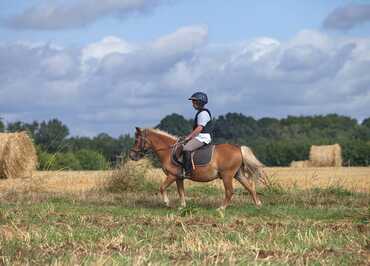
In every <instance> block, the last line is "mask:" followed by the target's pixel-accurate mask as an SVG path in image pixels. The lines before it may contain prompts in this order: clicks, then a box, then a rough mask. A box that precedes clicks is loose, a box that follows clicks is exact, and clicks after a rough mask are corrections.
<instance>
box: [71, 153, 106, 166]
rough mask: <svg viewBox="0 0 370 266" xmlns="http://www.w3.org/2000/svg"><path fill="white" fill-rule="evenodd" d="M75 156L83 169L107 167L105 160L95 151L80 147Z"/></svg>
mask: <svg viewBox="0 0 370 266" xmlns="http://www.w3.org/2000/svg"><path fill="white" fill-rule="evenodd" d="M76 158H77V159H78V161H79V162H80V165H81V169H83V170H107V169H108V168H109V163H108V162H107V160H106V159H105V158H104V156H103V155H102V154H101V153H99V152H97V151H93V150H87V149H82V150H79V151H77V152H76Z"/></svg>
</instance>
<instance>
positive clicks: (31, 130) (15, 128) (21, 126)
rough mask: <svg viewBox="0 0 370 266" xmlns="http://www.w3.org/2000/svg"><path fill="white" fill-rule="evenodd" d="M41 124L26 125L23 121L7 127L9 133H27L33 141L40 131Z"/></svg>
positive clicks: (35, 122) (9, 124)
mask: <svg viewBox="0 0 370 266" xmlns="http://www.w3.org/2000/svg"><path fill="white" fill-rule="evenodd" d="M39 126H40V125H39V123H38V122H37V121H34V122H32V123H24V122H22V121H15V122H10V123H8V125H7V131H8V132H20V131H26V132H27V133H28V134H29V135H30V136H31V137H32V138H33V139H34V138H35V134H36V132H37V131H38V130H39Z"/></svg>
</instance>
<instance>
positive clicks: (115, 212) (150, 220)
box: [0, 186, 370, 265]
mask: <svg viewBox="0 0 370 266" xmlns="http://www.w3.org/2000/svg"><path fill="white" fill-rule="evenodd" d="M258 193H259V194H260V197H261V199H262V201H263V203H264V205H263V207H261V208H259V209H256V208H255V207H254V205H252V204H251V200H250V196H249V195H247V194H246V193H245V192H244V191H243V190H241V189H237V190H236V193H235V195H234V198H233V201H232V205H231V206H230V208H228V209H227V210H226V212H225V216H224V217H221V216H220V215H219V213H218V212H217V211H216V208H217V207H218V206H219V205H220V203H221V201H222V198H223V191H222V190H220V189H218V188H217V187H202V186H197V187H191V189H188V190H187V197H188V198H187V203H188V207H186V208H184V209H180V210H178V209H177V206H178V203H179V202H178V200H177V193H176V192H175V191H174V189H172V190H170V197H171V198H172V199H176V200H174V201H173V202H172V205H171V206H172V207H171V208H166V207H164V204H163V203H162V201H161V199H160V198H159V196H158V195H156V193H154V192H153V191H152V190H151V189H149V190H148V191H145V190H142V189H141V190H140V191H126V192H120V193H107V192H104V191H92V192H86V193H81V194H80V195H76V194H58V195H56V194H48V193H34V192H30V193H24V194H23V195H19V194H17V193H10V194H3V195H2V197H1V198H0V200H1V203H0V240H1V242H0V261H1V262H0V263H2V264H5V265H14V264H58V265H70V264H85V265H97V264H98V265H100V264H108V265H109V264H114V265H116V264H129V265H141V264H154V265H159V264H160V265H163V264H164V265H173V264H181V265H184V264H185V265H189V264H195V265H206V264H207V265H208V264H217V265H219V264H222V265H224V264H261V265H264V264H302V265H303V264H310V265H311V264H329V265H337V264H344V265H346V264H347V265H349V264H351V265H366V264H368V263H369V248H370V242H369V237H370V235H369V233H370V231H369V224H368V223H369V209H368V206H369V194H366V193H356V192H351V191H347V190H345V189H343V188H340V187H331V188H325V189H319V188H317V189H311V190H299V189H296V188H291V189H288V190H284V189H283V188H281V187H272V188H269V189H260V190H259V191H258Z"/></svg>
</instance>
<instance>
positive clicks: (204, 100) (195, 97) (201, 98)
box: [189, 92, 208, 105]
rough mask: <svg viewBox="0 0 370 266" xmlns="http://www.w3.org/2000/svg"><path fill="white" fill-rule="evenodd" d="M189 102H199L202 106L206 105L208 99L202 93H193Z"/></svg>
mask: <svg viewBox="0 0 370 266" xmlns="http://www.w3.org/2000/svg"><path fill="white" fill-rule="evenodd" d="M189 100H196V101H199V102H201V103H202V104H203V105H205V104H206V103H208V97H207V94H205V93H203V92H196V93H194V94H193V95H191V97H190V98H189Z"/></svg>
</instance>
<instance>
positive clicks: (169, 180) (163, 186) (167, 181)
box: [159, 175, 176, 207]
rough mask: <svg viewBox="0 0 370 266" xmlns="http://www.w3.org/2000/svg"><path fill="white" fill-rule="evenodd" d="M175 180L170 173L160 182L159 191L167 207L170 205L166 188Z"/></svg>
mask: <svg viewBox="0 0 370 266" xmlns="http://www.w3.org/2000/svg"><path fill="white" fill-rule="evenodd" d="M175 180H176V177H174V176H172V175H168V176H167V178H166V179H165V180H164V181H163V183H162V184H161V187H160V189H159V191H160V192H161V195H162V197H163V201H164V203H165V204H166V206H167V207H169V206H170V200H169V199H168V195H167V191H166V188H168V187H169V186H170V185H171V184H172V183H173V182H174V181H175Z"/></svg>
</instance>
